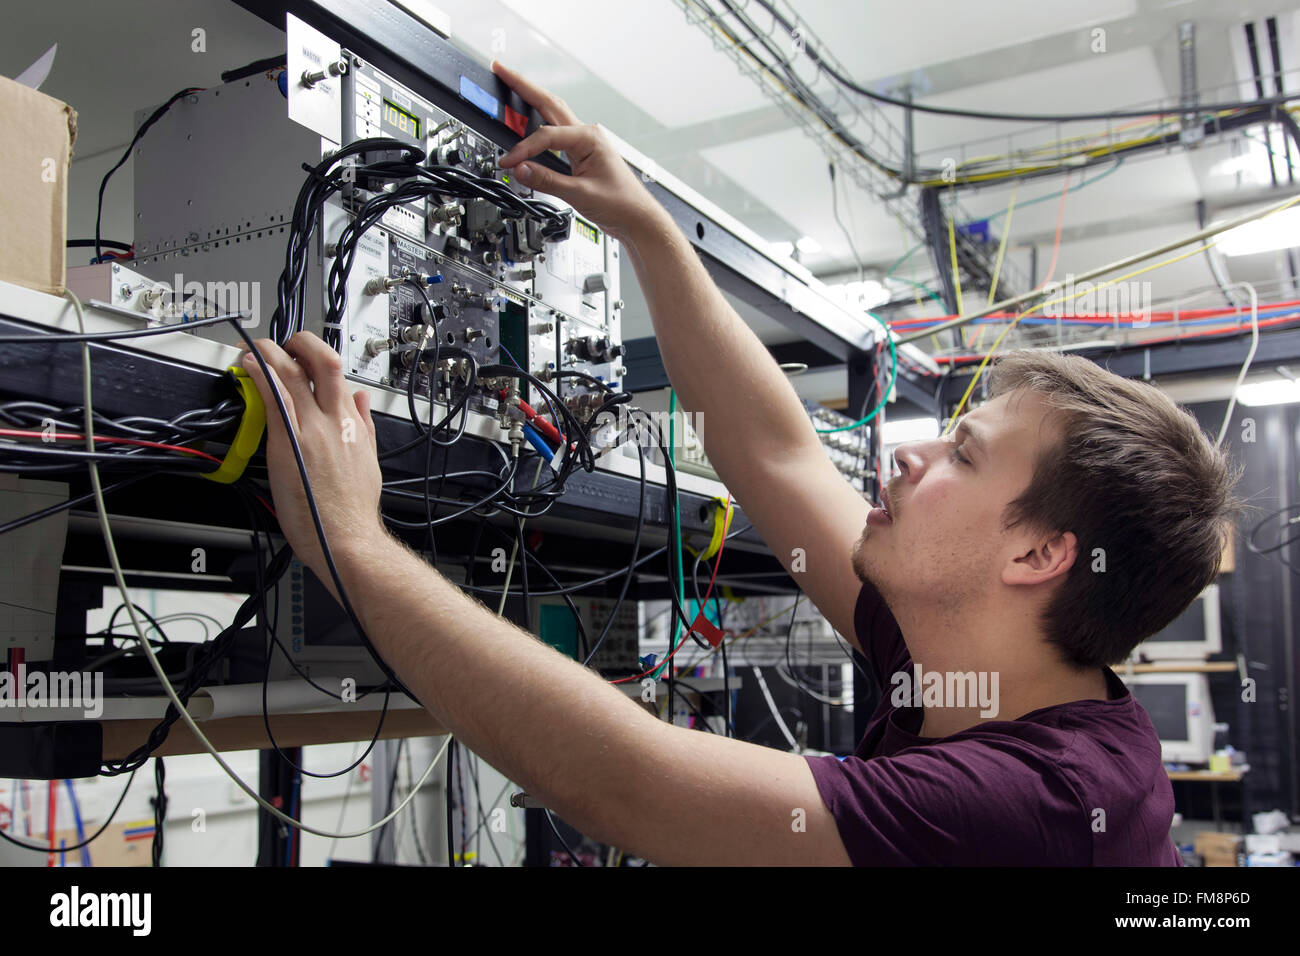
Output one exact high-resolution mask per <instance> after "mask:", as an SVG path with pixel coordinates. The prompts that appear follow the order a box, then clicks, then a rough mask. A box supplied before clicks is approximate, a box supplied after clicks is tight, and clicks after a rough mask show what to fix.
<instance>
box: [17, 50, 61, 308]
mask: <svg viewBox="0 0 1300 956" xmlns="http://www.w3.org/2000/svg"><path fill="white" fill-rule="evenodd" d="M76 139H77V113H76V110H74V109H72V107H70V106H68V104H67V103H62V102H60V101H59V100H56V99H54V98H53V97H52V96H46V95H45V94H44V93H41V92H38V91H37V90H33V89H29V88H28V87H26V86H23V85H22V84H21V83H15V82H14V81H13V80H10V79H7V78H5V77H2V76H0V183H3V186H0V279H2V280H4V281H5V282H16V283H17V284H18V285H24V286H27V287H28V288H30V289H36V290H37V291H39V292H49V293H51V294H54V295H59V294H61V293H62V292H63V282H64V263H65V262H66V261H67V253H66V251H65V249H64V245H65V243H66V241H67V230H68V163H69V162H71V160H72V144H73V143H74V142H75V141H76Z"/></svg>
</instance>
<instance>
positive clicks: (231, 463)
mask: <svg viewBox="0 0 1300 956" xmlns="http://www.w3.org/2000/svg"><path fill="white" fill-rule="evenodd" d="M227 371H229V372H230V374H231V375H233V376H234V377H235V384H236V385H238V386H239V393H240V394H241V395H243V396H244V417H243V418H242V419H241V420H240V422H239V430H238V431H237V432H235V440H234V441H232V442H231V443H230V450H229V451H227V452H226V458H225V460H224V461H222V463H221V467H220V468H218V469H217V470H216V471H210V472H207V473H206V474H204V476H203V477H204V478H208V479H211V480H212V481H218V482H220V483H221V484H223V485H228V484H230V483H232V482H234V481H238V480H239V476H240V475H242V474H243V473H244V469H245V468H247V467H248V461H249V459H250V458H252V457H253V455H254V454H255V453H256V452H257V446H258V445H260V444H262V433H263V432H264V431H266V405H265V404H264V403H263V402H262V393H261V392H259V391H258V390H257V386H256V385H255V384H254V383H253V380H252V379H251V378H249V376H248V373H247V372H246V371H244V369H243V367H242V366H238V365H232V366H230V368H229V369H227Z"/></svg>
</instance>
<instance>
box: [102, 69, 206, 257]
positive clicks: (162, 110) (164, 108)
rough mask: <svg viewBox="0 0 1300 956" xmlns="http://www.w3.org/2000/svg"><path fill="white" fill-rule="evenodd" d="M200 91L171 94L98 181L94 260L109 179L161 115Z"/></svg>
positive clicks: (192, 90) (142, 124)
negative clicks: (180, 100) (120, 156)
mask: <svg viewBox="0 0 1300 956" xmlns="http://www.w3.org/2000/svg"><path fill="white" fill-rule="evenodd" d="M201 90H202V87H198V86H187V87H185V89H183V90H179V91H177V92H175V93H173V94H172V95H171V97H170V98H169V99H168V100H167V102H166V103H164V104H163V105H162V106H160V107H158V108H157V109H156V110H154V111H153V113H151V114H150V115H149V118H148V119H146V120H145V121H144V122H143V123H141V124H140V128H139V129H138V130H136V131H135V135H134V136H133V137H131V142H130V144H129V145H128V146H127V147H126V150H125V151H124V152H123V153H122V158H121V159H119V160H118V161H117V162H116V163H114V164H113V168H112V169H110V170H109V171H108V172H106V173H105V174H104V178H103V179H101V180H100V181H99V199H98V201H97V203H96V206H95V258H96V259H102V258H104V249H103V246H104V242H103V239H102V238H101V231H100V226H101V223H102V221H103V218H104V190H105V189H107V188H108V180H109V178H110V177H111V176H112V175H113V174H114V173H115V172H117V171H118V169H119V168H121V166H122V164H123V163H125V162H126V161H127V160H128V159H130V158H131V153H132V151H133V150H134V149H135V144H136V143H138V142H140V140H141V139H142V138H143V137H144V134H145V133H147V132H149V130H150V129H151V128H152V127H153V124H154V123H156V122H158V121H159V120H160V119H162V118H163V114H164V113H166V112H167V111H168V110H169V109H171V108H172V104H173V103H175V102H176V101H177V100H179V99H182V98H184V97H186V96H189V95H190V94H191V93H198V92H200V91H201Z"/></svg>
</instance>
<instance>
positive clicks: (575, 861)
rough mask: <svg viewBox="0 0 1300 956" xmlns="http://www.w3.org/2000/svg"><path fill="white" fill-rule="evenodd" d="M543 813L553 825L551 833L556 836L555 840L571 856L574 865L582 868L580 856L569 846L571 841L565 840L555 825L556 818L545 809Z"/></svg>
mask: <svg viewBox="0 0 1300 956" xmlns="http://www.w3.org/2000/svg"><path fill="white" fill-rule="evenodd" d="M542 813H544V814H545V815H546V822H547V823H549V824H550V825H551V832H552V833H554V834H555V839H557V840H559V841H560V846H562V847H564V852H565V853H567V854H569V859H570V860H572V861H573V865H574V866H582V861H581V860H579V859H578V854H576V853H574V852H573V847H571V846H569V841H568V840H566V839H564V836H563V834H561V833H560V828H559V827H557V826H556V825H555V818H554V817H552V816H551V811H550V810H547V809H546V808H545V807H543V808H542Z"/></svg>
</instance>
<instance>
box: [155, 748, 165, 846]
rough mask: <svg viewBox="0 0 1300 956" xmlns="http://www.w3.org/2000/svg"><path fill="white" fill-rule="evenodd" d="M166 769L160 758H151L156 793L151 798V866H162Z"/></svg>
mask: <svg viewBox="0 0 1300 956" xmlns="http://www.w3.org/2000/svg"><path fill="white" fill-rule="evenodd" d="M166 780H167V767H166V766H165V765H164V764H163V758H162V757H154V758H153V781H154V786H155V787H156V788H157V793H156V794H155V796H154V798H153V801H152V802H153V853H152V855H153V865H154V866H162V855H163V831H164V829H165V827H166V823H167V788H166V786H165V783H166Z"/></svg>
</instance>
